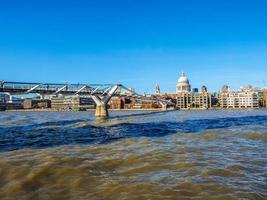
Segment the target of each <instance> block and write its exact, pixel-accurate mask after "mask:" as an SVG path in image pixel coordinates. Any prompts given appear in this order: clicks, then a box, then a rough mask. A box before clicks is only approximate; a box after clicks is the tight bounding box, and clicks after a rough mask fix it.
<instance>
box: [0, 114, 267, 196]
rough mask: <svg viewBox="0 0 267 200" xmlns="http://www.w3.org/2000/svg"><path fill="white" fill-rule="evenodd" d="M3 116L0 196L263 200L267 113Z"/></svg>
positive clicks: (266, 187) (266, 172)
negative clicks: (108, 116)
mask: <svg viewBox="0 0 267 200" xmlns="http://www.w3.org/2000/svg"><path fill="white" fill-rule="evenodd" d="M111 115H112V117H111V118H110V119H108V120H102V121H98V120H95V119H94V117H93V113H90V112H25V113H16V112H12V113H8V112H1V113H0V199H1V200H13V199H14V200H15V199H19V200H24V199H49V200H50V199H56V200H60V199H63V200H68V199H74V200H76V199H78V200H83V199H89V200H102V199H103V200H109V199H110V200H113V199H116V200H117V199H119V200H120V199H122V200H123V199H136V200H142V199H151V200H154V199H155V200H156V199H164V200H165V199H203V200H204V199H205V200H208V199H267V111H266V110H257V111H173V112H165V113H152V114H149V113H144V112H135V113H130V112H112V113H111Z"/></svg>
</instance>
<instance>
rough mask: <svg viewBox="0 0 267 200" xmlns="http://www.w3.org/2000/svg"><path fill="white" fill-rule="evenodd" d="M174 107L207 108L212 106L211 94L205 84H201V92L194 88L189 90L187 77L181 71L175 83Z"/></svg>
mask: <svg viewBox="0 0 267 200" xmlns="http://www.w3.org/2000/svg"><path fill="white" fill-rule="evenodd" d="M175 97H176V107H177V108H179V109H209V108H211V106H212V96H211V94H210V93H209V92H208V90H207V87H206V86H202V88H201V92H198V89H197V88H194V89H193V91H192V92H191V85H190V82H189V79H188V78H187V76H186V75H185V73H184V72H182V74H181V76H180V78H179V79H178V82H177V85H176V94H175Z"/></svg>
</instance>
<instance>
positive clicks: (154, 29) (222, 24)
mask: <svg viewBox="0 0 267 200" xmlns="http://www.w3.org/2000/svg"><path fill="white" fill-rule="evenodd" d="M0 3H1V4H0V5H1V6H0V79H3V80H9V81H33V82H59V83H66V82H70V83H77V82H80V83H123V84H124V85H126V86H129V87H134V88H136V90H138V91H139V92H154V88H155V84H156V83H159V84H160V86H161V90H162V91H163V92H174V91H175V85H176V81H177V79H178V77H179V74H180V72H181V71H182V70H184V71H185V72H186V74H187V75H188V77H189V79H190V82H191V85H192V87H201V85H203V84H205V85H207V86H208V89H209V90H211V91H218V90H219V89H220V88H221V86H222V85H223V84H228V85H230V86H231V87H232V88H234V89H235V88H238V87H239V86H241V85H247V84H252V85H253V86H258V87H264V86H267V78H266V77H267V1H265V0H261V1H260V0H253V1H246V0H242V1H241V0H224V1H223V0H221V1H219V0H218V1H214V0H202V1H199V0H184V1H179V0H176V1H175V0H173V1H171V0H161V1H156V0H154V1H152V0H121V1H116V0H112V1H111V0H110V1H107V0H105V1H104V0H97V1H85V0H84V1H81V0H75V1H68V0H65V1H63V0H62V1H51V0H40V1H35V0H32V1H27V0H24V1H16V0H12V1H4V0H0Z"/></svg>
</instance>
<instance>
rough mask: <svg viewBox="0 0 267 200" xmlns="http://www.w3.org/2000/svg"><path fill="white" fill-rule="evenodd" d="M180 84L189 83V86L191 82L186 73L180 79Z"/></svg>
mask: <svg viewBox="0 0 267 200" xmlns="http://www.w3.org/2000/svg"><path fill="white" fill-rule="evenodd" d="M178 83H187V84H189V80H188V78H187V77H186V76H185V73H184V72H182V74H181V76H180V78H179V79H178Z"/></svg>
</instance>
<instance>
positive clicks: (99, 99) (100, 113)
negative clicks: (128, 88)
mask: <svg viewBox="0 0 267 200" xmlns="http://www.w3.org/2000/svg"><path fill="white" fill-rule="evenodd" d="M119 87H120V85H115V86H113V87H112V88H110V90H109V91H108V92H107V93H105V94H102V95H94V94H92V99H93V100H94V102H95V103H96V110H95V117H96V118H108V102H109V100H110V99H111V97H112V96H113V95H114V93H115V92H116V91H117V89H118V88H119Z"/></svg>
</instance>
